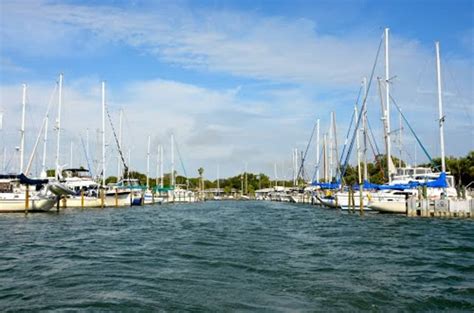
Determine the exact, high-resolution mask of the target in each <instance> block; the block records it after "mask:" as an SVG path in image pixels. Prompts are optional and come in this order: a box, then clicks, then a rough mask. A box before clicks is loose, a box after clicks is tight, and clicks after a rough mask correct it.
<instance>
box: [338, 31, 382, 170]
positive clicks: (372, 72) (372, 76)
mask: <svg viewBox="0 0 474 313" xmlns="http://www.w3.org/2000/svg"><path fill="white" fill-rule="evenodd" d="M383 39H384V35H382V37H381V38H380V42H379V47H378V49H377V53H376V55H375V60H374V64H373V65H372V71H371V73H370V79H369V83H368V84H367V92H366V93H365V96H364V101H362V107H361V110H360V111H361V112H364V111H365V108H366V105H367V97H368V94H369V91H370V87H371V86H372V81H373V79H374V74H375V68H376V67H377V61H378V59H379V55H380V50H381V48H382V43H383ZM363 115H364V114H359V116H358V118H357V123H356V126H355V131H354V133H353V135H352V140H351V143H350V145H349V150H348V151H347V155H346V159H345V161H344V166H343V168H342V171H341V175H340V177H339V178H340V179H341V178H342V177H344V175H345V174H346V170H347V166H348V164H349V158H350V155H351V152H352V149H353V148H354V142H355V138H356V136H357V129H359V125H360V122H361V120H362V116H363Z"/></svg>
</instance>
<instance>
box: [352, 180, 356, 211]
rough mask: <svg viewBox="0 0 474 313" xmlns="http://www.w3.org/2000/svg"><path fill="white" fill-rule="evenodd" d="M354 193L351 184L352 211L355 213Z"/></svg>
mask: <svg viewBox="0 0 474 313" xmlns="http://www.w3.org/2000/svg"><path fill="white" fill-rule="evenodd" d="M354 193H355V191H354V189H352V186H351V197H352V213H355V207H356V204H355V196H354Z"/></svg>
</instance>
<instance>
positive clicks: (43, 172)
mask: <svg viewBox="0 0 474 313" xmlns="http://www.w3.org/2000/svg"><path fill="white" fill-rule="evenodd" d="M48 114H49V113H48ZM48 121H49V115H46V118H45V127H44V137H43V161H42V163H41V177H43V178H46V177H48V175H47V172H46V149H47V146H48Z"/></svg>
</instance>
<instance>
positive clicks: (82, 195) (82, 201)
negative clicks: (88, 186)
mask: <svg viewBox="0 0 474 313" xmlns="http://www.w3.org/2000/svg"><path fill="white" fill-rule="evenodd" d="M81 208H82V209H84V189H81Z"/></svg>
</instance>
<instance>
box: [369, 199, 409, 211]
mask: <svg viewBox="0 0 474 313" xmlns="http://www.w3.org/2000/svg"><path fill="white" fill-rule="evenodd" d="M369 208H371V209H372V210H374V211H378V212H380V213H396V214H405V213H406V212H407V208H406V201H405V200H403V201H373V202H371V203H370V204H369Z"/></svg>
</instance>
